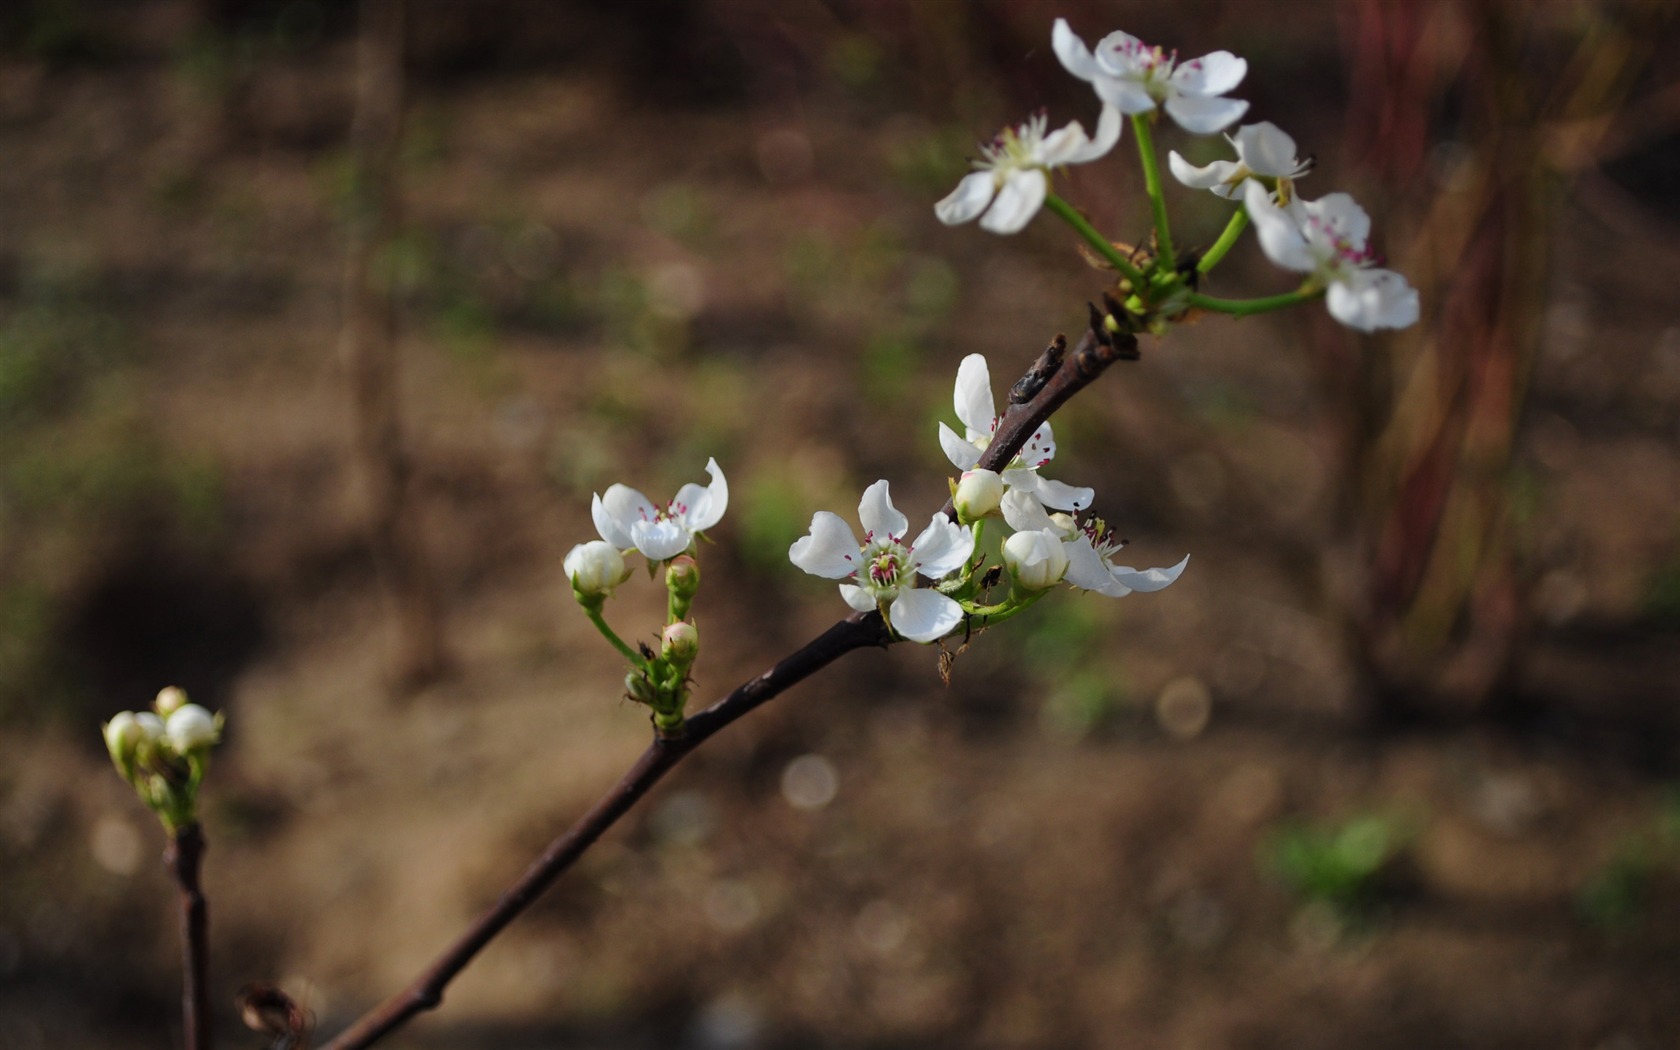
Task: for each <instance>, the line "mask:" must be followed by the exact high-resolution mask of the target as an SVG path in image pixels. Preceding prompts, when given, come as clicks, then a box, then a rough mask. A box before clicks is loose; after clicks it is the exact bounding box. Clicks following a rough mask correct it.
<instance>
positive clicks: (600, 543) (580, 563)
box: [565, 540, 630, 601]
mask: <svg viewBox="0 0 1680 1050" xmlns="http://www.w3.org/2000/svg"><path fill="white" fill-rule="evenodd" d="M565 568H566V578H567V579H569V580H571V581H572V592H573V593H574V594H576V595H577V597H578V600H579V601H583V600H584V599H586V598H592V599H601V598H605V597H607V596H609V595H611V594H612V592H613V588H615V587H617V586H618V585H619V584H621V583H623V582H624V581H625V579H626V578H627V577H628V576H629V575H630V571H629V569H628V568H626V567H625V564H624V555H622V554H620V553H619V552H618V548H617V547H614V546H613V545H612V544H610V543H608V542H607V541H606V540H590V541H589V542H588V543H580V544H578V545H577V546H576V547H573V548H572V549H571V550H570V551H569V552H568V553H567V554H566V561H565Z"/></svg>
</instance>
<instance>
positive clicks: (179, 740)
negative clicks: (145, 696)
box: [164, 704, 222, 755]
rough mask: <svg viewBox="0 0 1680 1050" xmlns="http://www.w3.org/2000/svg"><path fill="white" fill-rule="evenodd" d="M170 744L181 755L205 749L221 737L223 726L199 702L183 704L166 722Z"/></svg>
mask: <svg viewBox="0 0 1680 1050" xmlns="http://www.w3.org/2000/svg"><path fill="white" fill-rule="evenodd" d="M164 732H165V733H167V734H168V736H169V744H170V746H171V747H173V748H174V749H175V753H176V754H179V755H185V754H189V753H191V752H194V751H203V750H206V749H208V748H209V747H210V746H211V745H213V744H215V743H216V741H217V740H219V739H221V735H222V727H221V724H220V722H219V721H218V720H217V718H216V716H214V715H212V714H211V713H210V712H209V711H206V710H205V709H204V708H202V707H200V706H198V705H197V704H183V705H181V706H180V707H177V708H176V709H175V712H174V713H173V714H171V715H170V716H169V720H168V721H167V722H165V723H164Z"/></svg>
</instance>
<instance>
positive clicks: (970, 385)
mask: <svg viewBox="0 0 1680 1050" xmlns="http://www.w3.org/2000/svg"><path fill="white" fill-rule="evenodd" d="M951 402H952V405H953V406H954V407H955V408H956V410H957V418H958V419H960V420H962V424H963V426H965V427H967V428H968V429H969V430H971V431H974V432H975V433H976V434H978V435H979V436H981V437H988V436H990V435H991V433H992V424H993V423H995V422H997V409H996V408H995V407H993V406H994V402H993V401H992V375H991V372H990V370H988V369H987V367H986V358H985V357H984V356H983V355H981V354H969V355H968V356H967V357H965V358H963V359H962V364H960V365H958V366H957V387H956V390H955V392H954V393H953V394H952V398H951Z"/></svg>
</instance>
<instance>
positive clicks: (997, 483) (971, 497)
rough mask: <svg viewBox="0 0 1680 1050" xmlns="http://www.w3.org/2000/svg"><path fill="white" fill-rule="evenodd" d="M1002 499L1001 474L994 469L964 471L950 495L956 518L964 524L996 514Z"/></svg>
mask: <svg viewBox="0 0 1680 1050" xmlns="http://www.w3.org/2000/svg"><path fill="white" fill-rule="evenodd" d="M1002 500H1003V476H1002V475H1001V474H999V473H998V472H997V471H995V470H970V471H965V472H964V473H963V476H962V480H961V481H959V482H957V491H956V492H955V493H953V494H952V496H951V503H952V505H953V506H955V507H956V508H957V520H958V521H960V522H962V523H963V524H965V525H967V524H970V523H972V522H976V521H979V520H980V519H981V518H984V517H988V516H990V515H993V514H996V513H997V512H998V504H999V503H1000V502H1002Z"/></svg>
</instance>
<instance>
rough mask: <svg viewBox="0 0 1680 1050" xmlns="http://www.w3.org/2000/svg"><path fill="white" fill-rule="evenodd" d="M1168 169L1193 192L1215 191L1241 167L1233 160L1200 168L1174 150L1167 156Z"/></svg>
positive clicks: (1219, 161)
mask: <svg viewBox="0 0 1680 1050" xmlns="http://www.w3.org/2000/svg"><path fill="white" fill-rule="evenodd" d="M1167 167H1169V168H1171V169H1172V173H1173V178H1175V179H1177V180H1178V181H1179V182H1182V183H1183V184H1184V185H1186V186H1188V187H1190V188H1191V189H1193V190H1215V189H1218V188H1219V187H1221V186H1222V185H1224V183H1225V180H1226V179H1228V178H1230V177H1231V176H1232V175H1235V174H1236V173H1237V169H1238V168H1240V167H1241V165H1240V164H1238V163H1237V162H1236V161H1233V160H1216V161H1214V162H1213V163H1212V164H1209V165H1206V166H1205V167H1200V168H1198V167H1196V166H1195V165H1194V164H1191V163H1190V162H1189V161H1187V160H1185V159H1184V158H1183V157H1181V156H1179V155H1178V151H1177V150H1173V151H1172V152H1170V153H1168V154H1167Z"/></svg>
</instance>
